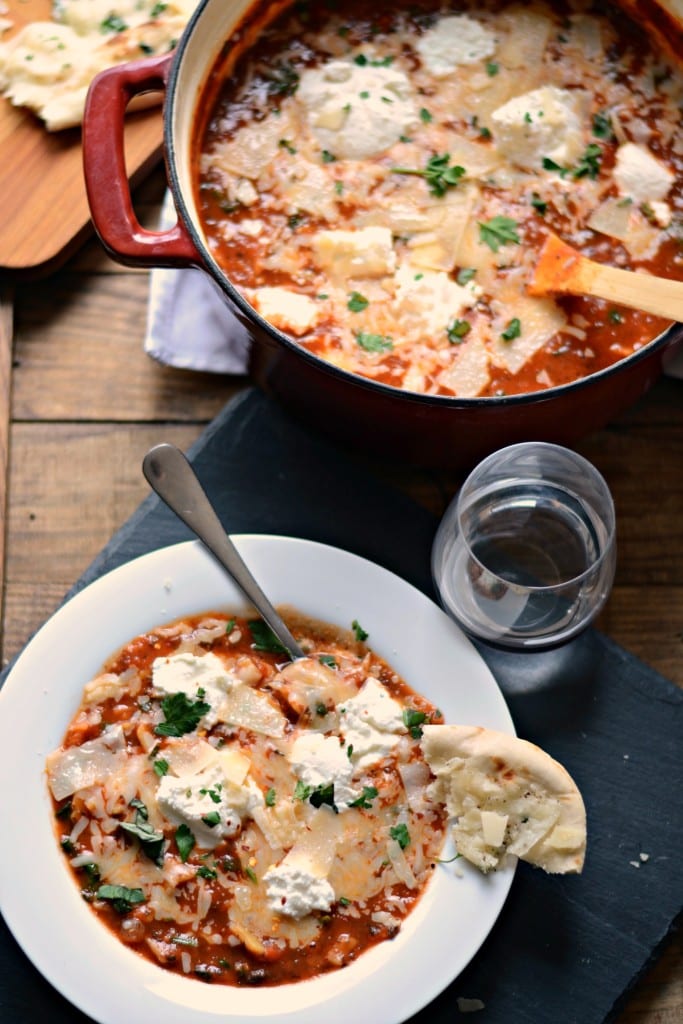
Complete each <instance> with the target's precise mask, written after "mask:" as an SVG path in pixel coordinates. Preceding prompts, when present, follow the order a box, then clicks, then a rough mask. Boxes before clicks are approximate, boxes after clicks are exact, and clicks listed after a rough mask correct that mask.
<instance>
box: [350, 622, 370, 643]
mask: <svg viewBox="0 0 683 1024" xmlns="http://www.w3.org/2000/svg"><path fill="white" fill-rule="evenodd" d="M351 629H352V630H353V632H354V635H355V637H356V640H358V642H359V643H361V644H362V643H365V641H366V640H367V638H368V636H369V635H370V634H369V633H366V632H365V630H364V629H363V627H362V626H361V624H360V623H359V621H358V619H354V620H353V622H352V623H351Z"/></svg>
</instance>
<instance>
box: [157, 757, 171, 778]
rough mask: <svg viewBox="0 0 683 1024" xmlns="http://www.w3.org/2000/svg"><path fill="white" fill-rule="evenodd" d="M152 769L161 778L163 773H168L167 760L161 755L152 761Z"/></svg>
mask: <svg viewBox="0 0 683 1024" xmlns="http://www.w3.org/2000/svg"><path fill="white" fill-rule="evenodd" d="M154 771H155V772H156V774H157V775H158V776H159V778H162V777H163V776H164V775H168V761H166V760H165V759H164V758H163V757H160V758H158V760H156V761H155V762H154Z"/></svg>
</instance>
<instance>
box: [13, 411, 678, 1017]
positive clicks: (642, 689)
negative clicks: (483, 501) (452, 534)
mask: <svg viewBox="0 0 683 1024" xmlns="http://www.w3.org/2000/svg"><path fill="white" fill-rule="evenodd" d="M162 440H164V438H163V436H160V437H159V441H162ZM189 454H190V458H191V459H192V461H193V463H194V465H195V468H196V470H197V472H198V474H199V476H200V478H201V479H202V481H203V483H204V486H205V488H206V490H207V492H208V494H209V496H210V497H211V498H212V500H213V501H214V502H215V504H216V506H217V507H218V509H219V512H220V514H221V517H222V520H223V522H224V524H225V526H226V527H227V529H228V530H229V531H230V532H232V533H275V534H280V535H290V536H299V537H305V538H308V539H311V540H317V541H321V542H324V543H328V544H333V545H336V546H338V547H341V548H345V549H347V550H350V551H353V552H355V553H357V554H359V555H362V556H364V557H366V558H369V559H372V560H373V561H375V562H377V563H379V564H381V565H384V566H385V567H386V568H388V569H390V570H392V571H394V572H396V573H397V574H399V575H401V576H403V577H404V578H405V579H407V580H409V581H410V582H411V583H413V584H414V585H415V586H417V587H419V588H420V589H422V590H423V591H425V592H426V593H428V594H430V596H433V594H432V586H431V579H430V572H429V553H430V547H431V542H432V538H433V534H434V531H435V528H436V525H437V524H436V520H435V519H434V518H433V516H432V515H431V514H430V513H428V512H427V511H425V510H424V509H423V508H421V507H420V506H418V505H416V504H415V503H414V502H412V500H411V499H409V498H407V497H406V496H404V495H402V494H399V493H397V492H395V491H393V490H392V489H389V488H387V487H386V486H385V485H384V484H382V483H380V482H378V481H377V480H376V479H375V478H373V477H372V476H370V475H369V474H368V473H366V472H365V471H364V470H360V469H359V468H358V466H357V465H356V464H355V463H353V462H352V461H351V460H350V459H349V458H348V457H347V456H346V455H344V454H343V453H341V452H340V451H339V450H338V449H336V448H335V447H334V446H333V445H331V444H330V443H329V442H328V441H326V440H323V439H320V438H318V437H315V436H310V435H309V434H308V433H307V432H306V431H305V430H304V429H303V428H302V427H300V426H299V425H298V424H296V423H294V422H292V421H291V420H290V419H289V418H288V416H287V415H286V414H285V413H283V412H282V411H281V410H280V409H279V408H278V407H277V406H275V405H274V404H272V402H271V401H270V400H269V399H267V398H266V397H265V396H263V395H262V394H261V393H260V392H256V391H248V392H246V393H245V394H243V395H241V396H239V397H238V398H237V399H235V400H234V401H233V402H231V403H230V404H229V405H228V406H227V407H226V408H225V409H224V411H223V412H222V414H221V415H220V416H219V417H218V418H217V419H216V420H215V421H214V422H213V424H212V425H211V426H210V427H209V428H208V429H207V430H206V432H205V433H204V435H203V436H202V437H201V439H200V440H199V441H198V442H197V444H196V445H195V446H194V448H193V449H192V450H191V452H190V453H189ZM188 536H189V533H188V531H187V530H186V528H185V527H184V526H183V525H182V524H181V523H180V522H179V521H178V520H177V519H176V518H175V516H174V515H173V514H172V513H171V512H169V511H168V509H166V508H165V506H163V505H162V504H161V503H160V502H159V500H158V499H157V498H156V497H155V496H150V497H149V498H148V499H146V500H145V501H144V502H143V503H142V505H141V506H140V507H139V509H138V510H137V512H136V513H135V514H134V515H133V516H132V517H131V519H130V520H129V521H128V522H127V523H126V524H125V525H124V526H123V527H122V529H121V530H120V531H119V532H118V533H117V534H116V535H115V537H114V538H113V539H112V541H111V542H110V543H109V544H108V545H107V547H106V548H105V549H104V550H103V551H102V553H101V554H100V555H99V557H98V558H97V559H96V560H95V561H94V562H93V564H92V565H91V566H90V568H89V569H88V570H87V571H86V573H85V574H84V576H83V577H82V579H81V580H79V582H78V584H77V585H76V587H75V588H74V592H75V591H76V590H78V589H81V588H82V587H83V586H85V585H87V584H88V583H90V582H91V581H92V580H94V579H95V578H97V577H98V576H100V575H101V574H102V573H104V572H106V571H108V570H110V569H113V568H115V567H116V566H118V565H121V564H123V563H124V562H126V561H128V560H130V559H131V558H134V557H136V556H138V555H141V554H144V553H145V552H147V551H150V550H153V549H155V548H159V547H162V546H164V545H166V544H171V543H175V542H176V541H180V540H186V539H187V538H188ZM481 653H482V655H483V656H484V658H485V659H486V661H487V662H488V663H489V666H490V668H491V670H492V671H493V673H494V675H495V676H496V678H497V679H498V682H499V684H500V686H501V689H502V690H503V692H504V693H505V695H506V698H507V700H508V703H509V706H510V709H511V712H512V714H513V717H514V720H515V725H516V728H517V731H518V732H519V734H520V735H522V736H524V737H525V738H527V739H530V740H533V741H535V742H537V743H539V744H540V745H542V746H543V747H544V748H545V749H546V750H548V751H549V752H550V753H551V754H552V755H553V756H554V757H556V758H557V759H558V760H560V761H561V762H562V763H564V764H565V765H566V766H567V768H568V769H569V771H570V772H571V773H572V774H573V775H574V777H575V779H576V781H577V783H578V784H579V786H580V788H581V790H582V792H583V795H584V798H585V801H586V806H587V810H588V822H589V847H588V856H587V860H586V867H585V870H584V873H583V874H582V875H581V876H579V877H565V878H562V877H552V876H548V875H545V874H544V873H543V872H541V871H539V870H536V869H533V868H530V867H529V866H528V865H525V864H520V866H519V869H518V871H517V875H516V877H515V880H514V882H513V886H512V890H511V892H510V896H509V898H508V900H507V903H506V905H505V907H504V909H503V912H502V913H501V915H500V917H499V919H498V921H497V923H496V925H495V927H494V929H493V931H492V932H491V934H490V935H489V937H488V939H487V940H486V942H485V943H484V945H483V946H482V948H481V949H480V951H479V952H478V953H477V955H476V956H475V957H474V959H473V961H472V962H471V963H470V965H469V966H468V967H467V968H466V970H465V971H464V972H463V973H462V974H461V975H460V977H459V978H458V979H456V981H455V982H454V983H453V984H452V985H451V987H450V988H449V989H448V990H447V991H446V992H444V993H443V994H442V995H441V996H439V997H438V998H437V999H436V1000H435V1001H434V1002H433V1003H431V1004H430V1005H429V1006H428V1007H427V1008H425V1009H424V1010H423V1011H421V1012H420V1013H419V1014H418V1015H417V1016H416V1017H414V1018H412V1024H446V1022H453V1021H454V1020H457V1019H460V1013H459V1011H458V1007H457V1001H456V1000H457V998H458V997H464V998H470V999H471V998H476V999H480V1000H481V1001H482V1002H483V1003H484V1008H483V1009H482V1010H481V1011H479V1012H477V1013H476V1014H475V1016H474V1020H476V1021H477V1022H480V1021H481V1022H482V1024H546V1022H547V1024H602V1022H604V1021H607V1020H609V1019H611V1018H612V1017H613V1016H614V1014H615V1013H616V1012H617V1010H618V1007H619V1003H620V1001H621V999H622V998H623V996H624V995H625V993H626V992H627V991H628V989H629V988H630V987H631V986H632V984H633V983H634V982H635V980H636V979H637V978H638V976H639V975H640V974H641V973H642V971H643V970H644V969H645V967H646V966H647V965H648V963H649V962H650V961H651V959H652V958H653V956H654V955H655V954H656V952H657V949H658V947H659V946H660V944H661V943H662V942H663V940H664V939H665V937H666V935H667V934H668V932H669V931H670V929H671V928H672V926H673V924H674V923H675V920H676V918H677V916H678V914H679V913H680V909H681V893H682V892H683V858H682V857H681V849H682V848H683V834H682V833H683V822H682V820H681V815H680V811H679V809H678V805H677V800H676V794H680V792H681V788H682V783H683V768H682V763H683V759H682V758H681V756H680V755H681V746H680V738H681V717H682V708H683V693H682V692H681V691H679V690H678V689H677V688H676V687H675V686H674V685H673V684H672V683H670V682H668V681H667V680H666V679H664V678H663V677H662V676H660V675H658V674H656V673H654V672H653V671H652V670H650V669H649V668H648V667H647V666H645V665H643V664H642V663H641V662H639V661H637V660H636V659H635V658H633V657H632V656H631V655H629V654H627V653H626V652H625V651H623V650H622V649H620V648H619V647H617V646H616V645H615V644H613V643H611V642H610V641H609V640H608V639H606V638H605V637H604V636H602V635H600V634H598V633H597V632H595V631H592V630H591V631H589V632H587V633H586V634H584V636H583V637H582V638H581V639H580V640H579V641H577V642H575V643H574V644H573V645H571V646H570V647H568V648H564V649H562V650H561V651H559V652H553V653H550V654H547V655H538V654H537V655H531V656H527V655H518V654H514V655H512V654H502V653H499V652H493V651H490V650H486V649H484V648H482V649H481ZM5 784H7V783H5ZM671 795H673V796H674V799H672V798H671ZM641 853H644V854H647V855H648V859H647V860H641V859H640V854H641ZM635 865H639V866H635ZM457 928H458V921H457V919H455V918H454V920H453V929H454V931H455V930H456V929H457ZM416 985H419V979H417V978H416ZM46 1019H49V1020H50V1024H86V1022H87V1020H88V1018H86V1017H85V1016H84V1015H83V1014H82V1013H80V1012H79V1011H77V1010H75V1009H74V1008H73V1007H72V1006H71V1005H70V1004H69V1003H68V1002H67V1001H66V1000H65V999H63V998H62V997H61V996H60V995H59V994H58V993H57V992H55V990H54V989H53V988H52V987H51V986H50V985H49V984H48V983H47V982H46V981H44V980H43V978H42V977H41V976H40V974H39V973H38V972H37V971H36V970H35V968H34V967H33V966H32V965H31V963H30V962H29V961H28V959H27V958H26V957H25V956H24V954H23V953H22V952H21V950H20V949H19V947H18V946H17V944H16V943H15V941H14V939H13V938H12V936H11V935H10V933H9V931H8V930H7V928H6V926H5V925H4V923H3V924H2V927H1V930H0V1021H2V1022H3V1024H39V1022H40V1024H42V1022H43V1021H44V1020H46ZM469 1019H471V1018H469ZM188 1024H191V1021H188Z"/></svg>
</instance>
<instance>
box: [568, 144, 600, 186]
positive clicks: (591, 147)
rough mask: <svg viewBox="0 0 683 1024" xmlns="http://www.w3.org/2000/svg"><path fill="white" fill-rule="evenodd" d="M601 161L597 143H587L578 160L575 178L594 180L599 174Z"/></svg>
mask: <svg viewBox="0 0 683 1024" xmlns="http://www.w3.org/2000/svg"><path fill="white" fill-rule="evenodd" d="M601 160H602V147H601V146H598V144H597V142H589V143H588V145H587V146H586V151H585V152H584V154H583V156H582V157H581V158H580V160H579V162H578V164H577V165H576V168H575V170H574V177H575V178H585V177H588V178H591V179H592V180H595V178H597V176H598V174H599V173H600V161H601Z"/></svg>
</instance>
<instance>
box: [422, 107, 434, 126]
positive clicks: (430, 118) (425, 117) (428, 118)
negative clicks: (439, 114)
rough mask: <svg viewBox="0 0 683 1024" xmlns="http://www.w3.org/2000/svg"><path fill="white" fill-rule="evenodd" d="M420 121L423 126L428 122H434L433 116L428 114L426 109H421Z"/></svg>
mask: <svg viewBox="0 0 683 1024" xmlns="http://www.w3.org/2000/svg"><path fill="white" fill-rule="evenodd" d="M420 120H421V121H422V123H423V124H429V122H430V121H433V120H434V118H433V116H432V115H431V114H430V113H429V111H428V110H427V108H426V107H422V109H421V110H420Z"/></svg>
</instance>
